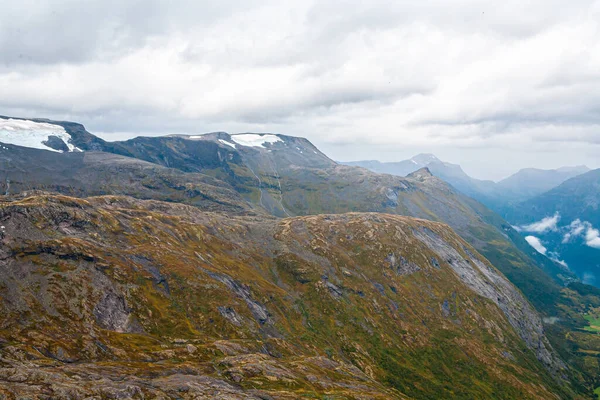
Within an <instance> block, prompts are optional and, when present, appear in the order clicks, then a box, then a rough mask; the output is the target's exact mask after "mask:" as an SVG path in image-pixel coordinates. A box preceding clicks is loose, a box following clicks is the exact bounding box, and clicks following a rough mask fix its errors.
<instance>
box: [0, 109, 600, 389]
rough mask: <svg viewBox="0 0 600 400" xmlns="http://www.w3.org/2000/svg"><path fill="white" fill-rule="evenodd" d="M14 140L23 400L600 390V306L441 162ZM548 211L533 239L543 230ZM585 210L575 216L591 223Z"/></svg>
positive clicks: (11, 136) (16, 380)
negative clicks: (401, 166)
mask: <svg viewBox="0 0 600 400" xmlns="http://www.w3.org/2000/svg"><path fill="white" fill-rule="evenodd" d="M0 143H2V145H1V146H0V183H1V185H2V188H1V192H2V193H3V194H4V196H2V198H1V199H0V222H1V225H2V227H1V228H0V229H1V232H0V245H1V248H0V309H1V310H2V312H1V313H0V315H1V316H0V395H1V396H4V397H5V398H8V399H12V398H24V397H28V398H40V399H41V398H46V399H47V398H65V399H66V398H69V399H70V398H184V399H188V398H189V399H196V398H230V399H265V398H273V399H295V398H348V399H364V398H372V399H377V398H380V399H393V398H398V399H404V398H406V399H409V398H410V399H413V398H414V399H438V398H464V399H483V398H485V399H488V398H489V399H526V398H527V399H569V398H573V399H585V398H593V396H594V394H593V391H594V389H595V388H596V387H598V386H600V383H599V382H598V381H597V376H598V371H599V366H598V354H600V340H599V337H600V336H598V334H597V332H596V331H595V328H594V326H595V325H593V322H590V321H591V320H592V319H591V318H590V316H591V315H593V313H594V312H595V310H596V309H600V291H598V289H596V288H594V287H593V286H589V285H586V284H585V282H581V279H579V278H578V276H577V274H576V273H574V272H573V270H572V269H571V268H569V267H568V266H566V265H565V263H561V262H559V261H561V260H559V259H557V258H556V257H553V256H552V255H550V254H549V253H546V254H542V253H541V252H538V251H536V250H535V249H533V248H532V247H531V246H530V244H529V242H528V240H527V236H525V235H523V232H522V229H521V228H520V227H519V226H520V225H519V224H514V223H512V222H511V223H509V222H507V220H505V219H504V218H503V217H502V216H501V215H499V214H497V213H496V212H494V211H491V210H490V209H489V208H487V207H486V206H485V205H484V204H485V202H484V201H483V199H477V197H476V196H473V195H472V193H468V191H467V190H462V189H461V187H460V186H459V185H458V184H456V182H453V181H451V180H450V178H449V177H448V176H449V175H446V177H445V179H446V180H445V179H444V176H441V174H436V169H435V168H434V167H433V165H431V163H432V162H433V163H435V160H433V158H432V157H420V158H419V159H415V160H413V161H415V162H414V163H413V162H411V164H413V165H416V166H417V167H418V168H417V169H412V170H406V171H407V172H406V174H407V176H395V175H392V174H390V173H389V172H391V171H389V170H386V171H379V172H374V171H371V170H368V169H365V168H361V167H358V166H350V165H342V164H340V163H337V162H335V161H333V160H331V159H330V158H328V157H327V156H326V155H325V154H324V153H322V152H321V151H320V150H319V149H318V148H316V147H315V146H314V145H313V144H312V143H310V142H309V141H308V140H306V139H303V138H299V137H293V136H286V135H279V134H258V133H248V134H228V133H225V132H215V133H209V134H205V135H189V136H188V135H170V136H159V137H137V138H134V139H130V140H126V141H115V142H108V141H105V140H103V139H100V138H99V137H96V136H95V135H93V134H91V133H90V132H88V131H87V130H86V129H85V128H84V127H83V126H82V125H80V124H78V123H73V122H61V121H51V120H42V119H19V118H14V117H0ZM459 168H460V167H459ZM453 171H454V172H456V168H453ZM592 172H593V171H592ZM592 172H589V173H587V174H591V173H592ZM569 173H572V172H569ZM587 174H584V175H581V176H582V177H585V176H586V175H587ZM455 175H456V174H455ZM560 176H561V177H560V179H558V178H557V180H553V181H552V182H558V180H561V179H563V178H564V180H566V182H564V183H562V185H570V183H569V182H570V181H569V180H567V179H568V178H567V177H565V176H564V175H560ZM552 179H554V178H552ZM573 179H577V178H573ZM585 179H593V178H585ZM549 180H551V179H549ZM549 184H550V183H548V185H549ZM552 184H554V183H552ZM482 185H484V184H482ZM556 185H557V186H558V185H560V182H559V183H556ZM562 185H561V186H562ZM484 186H485V185H484ZM542 186H543V185H542ZM561 186H558V188H557V189H555V190H558V189H559V188H560V187H561ZM586 186H587V187H593V184H587V185H586ZM478 187H479V186H478ZM463 189H464V188H463ZM516 190H517V189H515V191H516ZM536 190H537V191H540V190H541V191H543V190H545V186H544V188H540V189H536ZM536 195H537V194H531V196H536ZM470 196H471V197H470ZM528 196H529V195H528ZM542 196H543V194H542ZM582 196H587V197H585V198H593V195H591V194H586V195H583V194H582ZM557 197H560V196H557ZM473 198H475V199H473ZM515 199H517V197H515ZM531 199H537V197H531ZM478 200H479V201H481V202H479V201H478ZM518 200H519V201H520V200H521V198H520V197H519V198H518ZM511 201H512V200H511ZM515 201H516V200H515ZM526 201H533V200H526ZM510 204H513V203H510ZM531 204H532V205H531V206H529V207H528V208H523V214H519V217H518V218H519V221H522V224H525V223H527V222H529V219H531V220H537V219H538V218H541V217H540V216H542V217H543V215H544V212H543V211H542V210H541V206H539V205H537V204H538V203H536V205H533V203H531ZM514 207H516V206H514ZM564 207H567V208H570V207H568V206H567V205H565V206H564ZM490 208H492V207H491V205H490ZM588 208H590V211H585V210H587V208H586V209H585V210H582V211H581V212H580V213H577V214H576V216H575V214H574V216H573V218H580V219H581V221H584V220H585V221H590V224H592V223H594V222H593V220H592V217H591V216H590V215H591V214H593V205H590V206H589V207H588ZM507 210H508V209H507ZM534 210H535V211H537V210H540V211H539V212H538V213H537V214H533V211H534ZM560 211H561V212H564V211H562V209H560ZM530 213H531V214H530ZM564 213H565V214H564V215H565V216H566V215H567V214H566V212H564ZM590 213H591V214H590ZM503 215H504V216H505V217H507V218H509V217H510V218H512V214H510V213H509V211H505V213H504V214H503ZM521 215H523V216H521ZM516 218H517V217H515V220H516ZM528 218H529V219H528ZM569 218H571V216H569ZM522 224H521V225H522ZM513 225H514V226H513ZM575 272H577V271H575Z"/></svg>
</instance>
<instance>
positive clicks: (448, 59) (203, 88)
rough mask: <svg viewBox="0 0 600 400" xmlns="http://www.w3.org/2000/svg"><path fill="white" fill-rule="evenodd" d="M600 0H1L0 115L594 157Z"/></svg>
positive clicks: (333, 149)
mask: <svg viewBox="0 0 600 400" xmlns="http://www.w3.org/2000/svg"><path fill="white" fill-rule="evenodd" d="M599 21H600V1H585V0H570V1H568V2H565V1H564V0H560V1H559V0H531V1H523V0H518V1H517V0H505V1H472V0H457V1H455V0H420V1H399V0H389V1H384V0H369V1H358V0H351V1H326V0H321V1H311V0H302V1H296V0H292V1H281V0H274V1H270V0H261V1H254V0H218V1H202V0H189V1H188V0H183V1H158V0H150V1H126V0H125V1H124V0H88V1H81V0H55V1H44V0H18V1H17V0H4V1H2V10H1V12H0V114H4V115H12V116H21V117H48V118H60V119H69V120H75V121H77V122H81V123H83V124H84V125H86V127H87V128H88V130H90V131H91V132H93V133H96V134H98V135H99V136H102V137H104V138H108V139H111V140H112V139H121V138H129V137H133V136H138V135H142V134H143V135H159V134H166V133H203V132H209V131H216V130H219V131H220V130H223V131H228V132H231V133H234V132H248V131H254V132H275V133H284V134H290V135H298V136H304V137H307V138H309V139H310V140H312V141H313V142H314V143H315V144H316V145H317V146H319V147H320V148H321V149H322V150H324V151H325V152H326V153H327V154H328V155H330V156H331V157H332V158H334V159H336V160H344V161H347V160H357V159H380V160H382V161H398V160H402V159H406V158H408V157H410V156H412V155H414V154H416V153H419V152H433V153H435V154H436V155H438V157H440V158H442V159H445V160H447V161H452V162H456V163H459V164H461V165H462V166H463V167H464V168H465V170H466V171H467V172H468V173H470V174H471V175H473V176H475V177H479V178H493V179H497V178H501V177H504V176H506V175H508V174H510V173H512V172H515V171H516V170H517V169H519V168H522V167H527V166H533V167H542V168H552V167H559V166H562V165H576V164H584V163H585V164H587V165H588V166H589V167H594V168H599V167H600V156H598V155H599V154H600V29H599Z"/></svg>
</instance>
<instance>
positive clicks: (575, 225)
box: [562, 219, 589, 243]
mask: <svg viewBox="0 0 600 400" xmlns="http://www.w3.org/2000/svg"><path fill="white" fill-rule="evenodd" d="M586 224H589V223H588V222H586V223H584V222H581V220H579V219H576V220H575V221H573V222H571V224H570V225H569V226H568V227H567V229H568V230H569V231H568V232H567V233H565V234H564V236H563V240H562V242H563V243H569V242H570V241H571V239H573V238H576V237H578V236H581V234H582V233H583V232H584V231H585V229H586Z"/></svg>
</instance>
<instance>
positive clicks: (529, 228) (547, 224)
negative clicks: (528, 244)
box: [520, 212, 560, 233]
mask: <svg viewBox="0 0 600 400" xmlns="http://www.w3.org/2000/svg"><path fill="white" fill-rule="evenodd" d="M558 221H560V214H559V213H558V212H557V213H556V214H554V216H552V217H546V218H544V219H542V220H541V221H538V222H534V223H532V224H529V225H522V226H521V227H520V229H521V231H523V232H535V233H545V232H548V231H555V230H556V226H557V224H558Z"/></svg>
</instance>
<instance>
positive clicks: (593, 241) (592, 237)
mask: <svg viewBox="0 0 600 400" xmlns="http://www.w3.org/2000/svg"><path fill="white" fill-rule="evenodd" d="M585 242H586V244H587V245H588V246H590V247H594V248H596V249H600V231H598V229H594V228H592V227H591V226H590V227H589V228H588V230H587V232H586V234H585Z"/></svg>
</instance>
